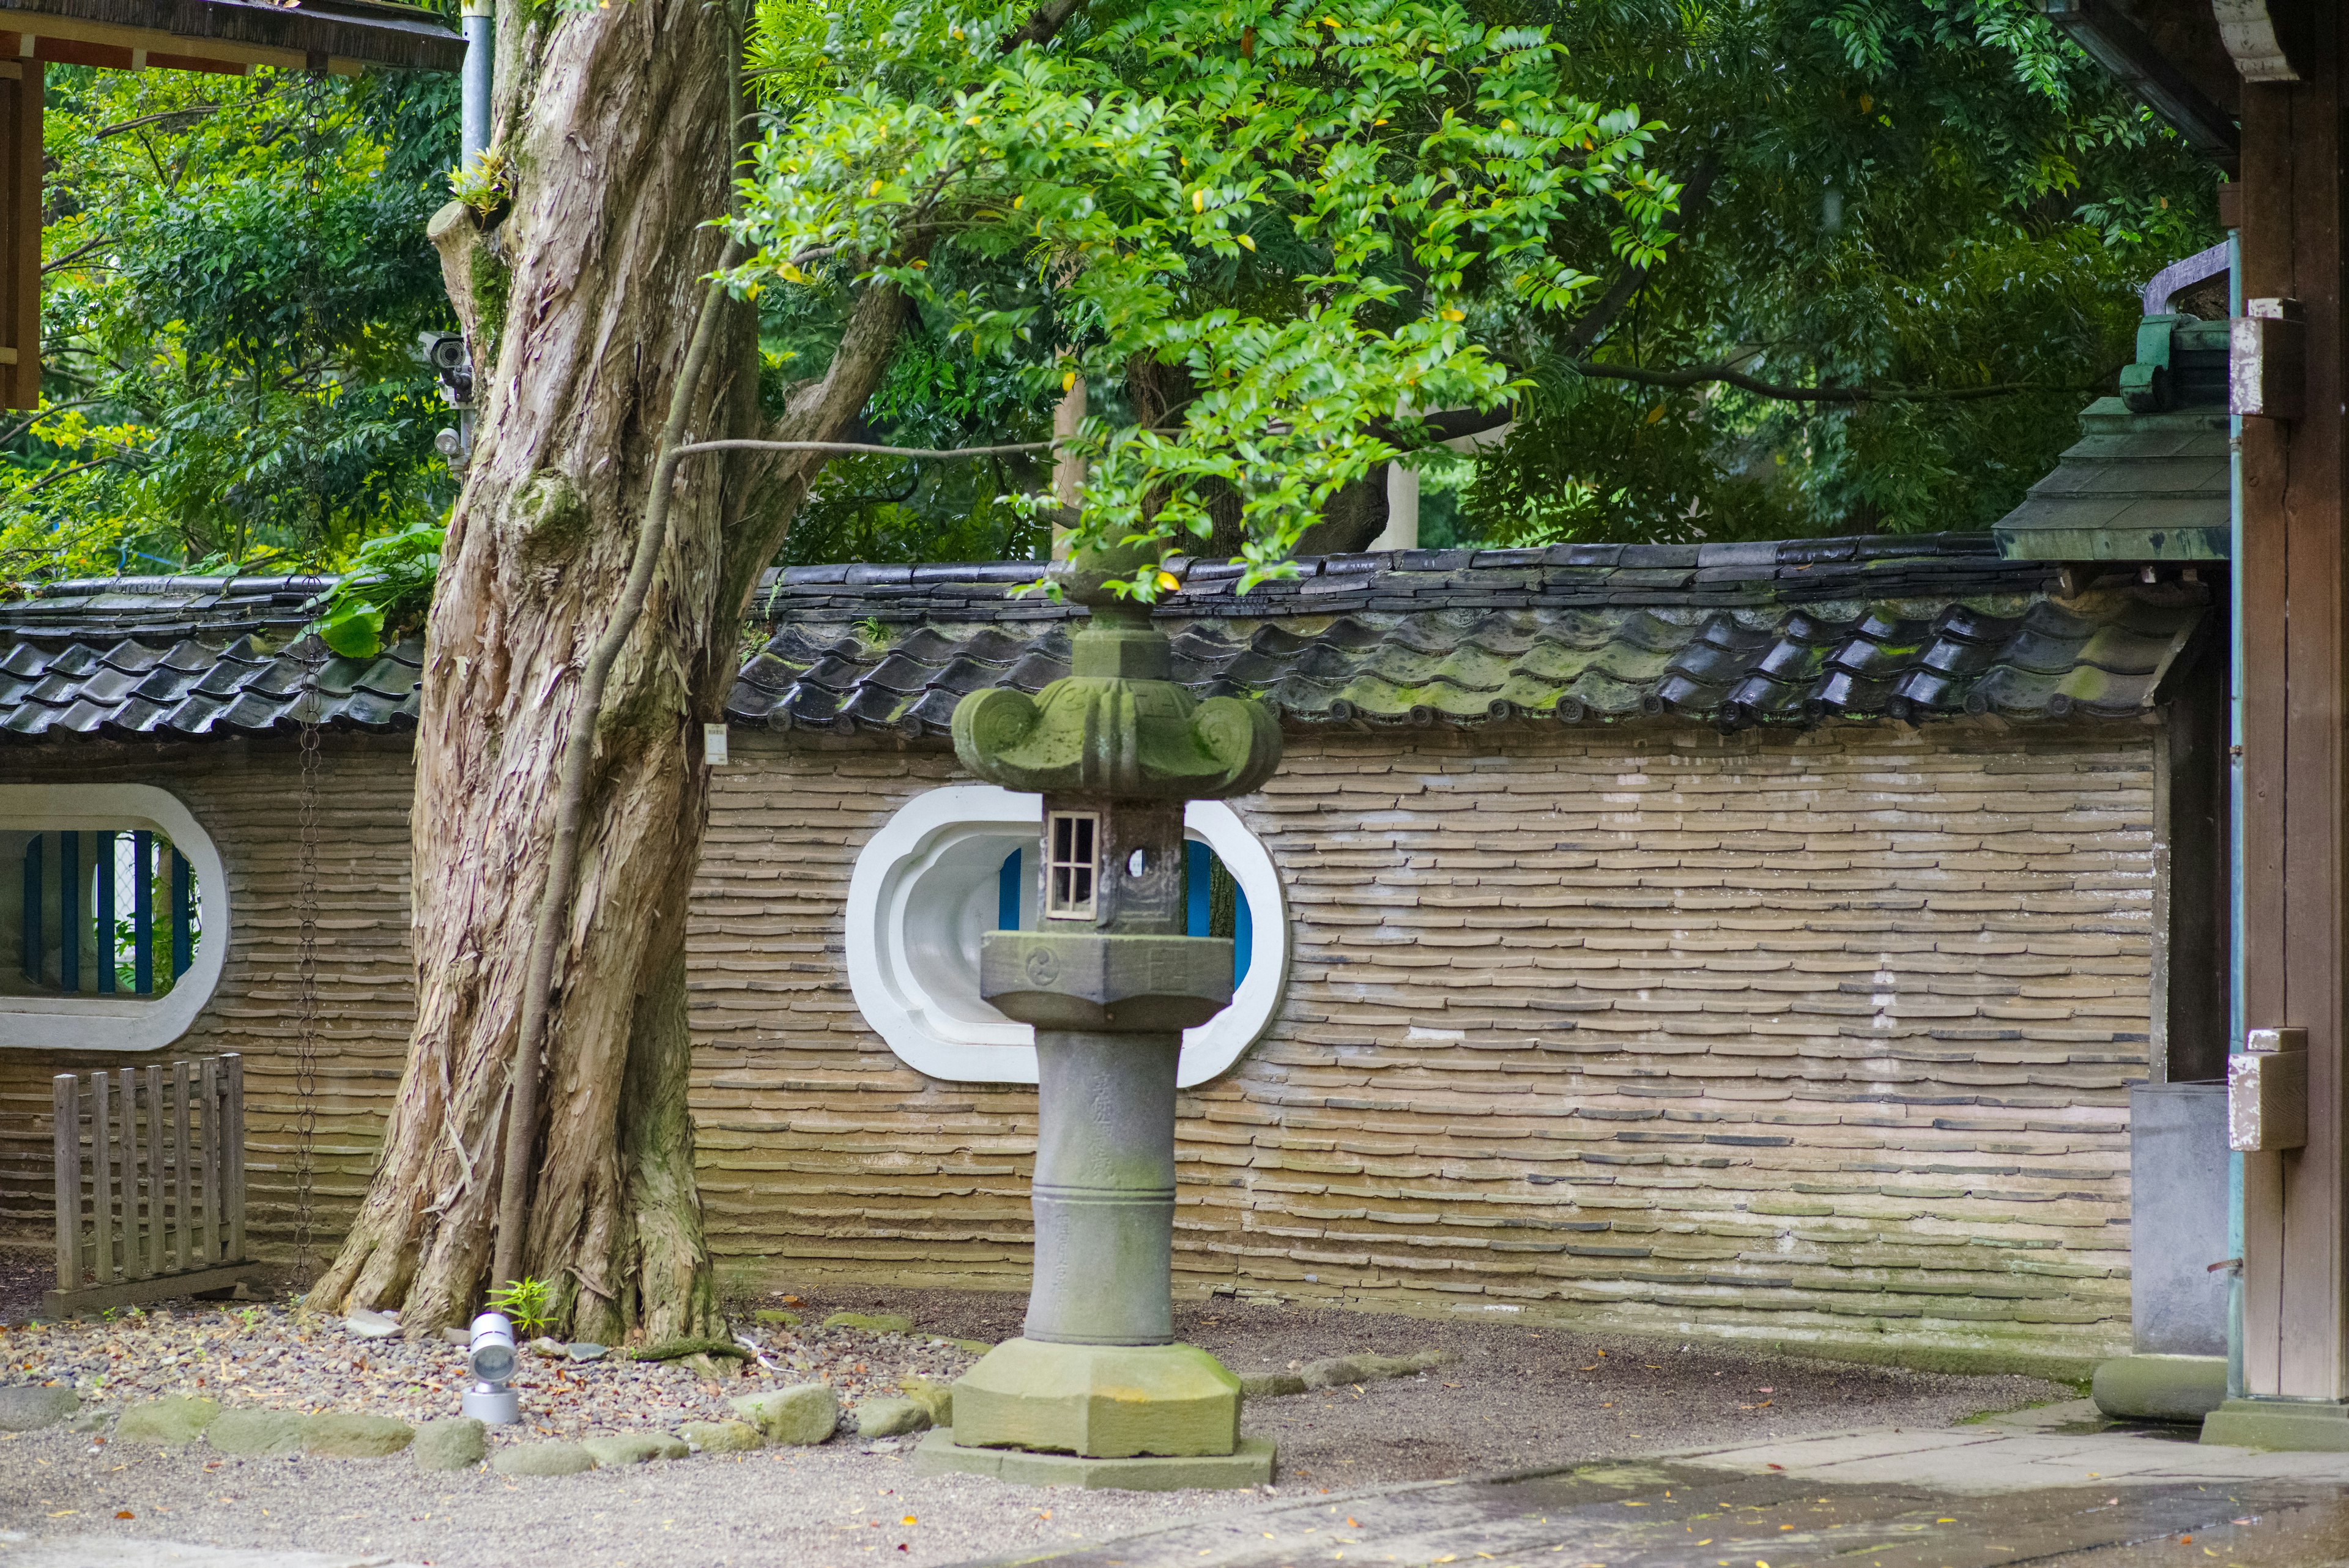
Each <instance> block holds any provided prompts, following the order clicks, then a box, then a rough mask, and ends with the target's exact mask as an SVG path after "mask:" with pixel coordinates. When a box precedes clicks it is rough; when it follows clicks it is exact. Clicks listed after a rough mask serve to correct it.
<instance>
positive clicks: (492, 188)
mask: <svg viewBox="0 0 2349 1568" xmlns="http://www.w3.org/2000/svg"><path fill="white" fill-rule="evenodd" d="M449 194H450V195H451V196H454V197H456V198H457V200H459V201H460V202H464V203H465V205H467V206H468V207H471V208H472V209H473V211H474V212H475V213H479V214H480V215H481V216H482V217H484V218H486V217H488V216H490V215H491V214H492V213H495V212H496V211H497V210H498V209H499V208H501V207H502V206H504V205H505V204H506V203H507V202H510V201H512V199H513V171H512V170H511V169H510V168H508V167H507V165H506V155H505V151H504V150H503V149H502V148H497V147H492V148H487V149H484V150H483V151H482V152H481V156H480V157H478V158H476V159H474V160H473V161H471V163H467V164H461V165H460V166H459V167H457V168H454V169H451V170H450V171H449Z"/></svg>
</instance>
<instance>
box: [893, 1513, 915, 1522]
mask: <svg viewBox="0 0 2349 1568" xmlns="http://www.w3.org/2000/svg"><path fill="white" fill-rule="evenodd" d="M897 1522H898V1523H900V1524H914V1523H917V1522H919V1521H916V1519H915V1518H914V1516H913V1515H912V1514H910V1513H909V1514H907V1515H906V1516H905V1518H904V1519H901V1520H899V1521H897Z"/></svg>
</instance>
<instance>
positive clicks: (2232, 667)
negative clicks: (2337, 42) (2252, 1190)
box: [2227, 229, 2245, 1399]
mask: <svg viewBox="0 0 2349 1568" xmlns="http://www.w3.org/2000/svg"><path fill="white" fill-rule="evenodd" d="M2242 313H2243V244H2242V237H2241V234H2240V231H2239V230H2235V229H2229V230H2228V231H2227V315H2228V317H2230V318H2232V317H2238V316H2240V315H2241V314H2242ZM2227 553H2228V560H2227V783H2228V788H2227V936H2228V942H2227V1054H2228V1055H2230V1056H2232V1055H2234V1054H2237V1053H2239V1052H2240V1051H2241V1050H2242V1048H2243V1030H2244V1027H2245V1025H2244V1016H2243V419H2242V416H2241V415H2240V414H2237V413H2232V412H2230V413H2229V414H2228V416H2227ZM2227 1256H2229V1257H2230V1258H2232V1259H2234V1260H2235V1261H2236V1262H2235V1266H2234V1267H2233V1268H2232V1269H2231V1270H2230V1271H2229V1272H2228V1283H2227V1397H2228V1398H2230V1399H2240V1398H2242V1397H2243V1396H2244V1388H2243V1264H2242V1257H2243V1157H2242V1154H2241V1153H2240V1151H2239V1150H2230V1151H2229V1152H2228V1155H2227Z"/></svg>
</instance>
